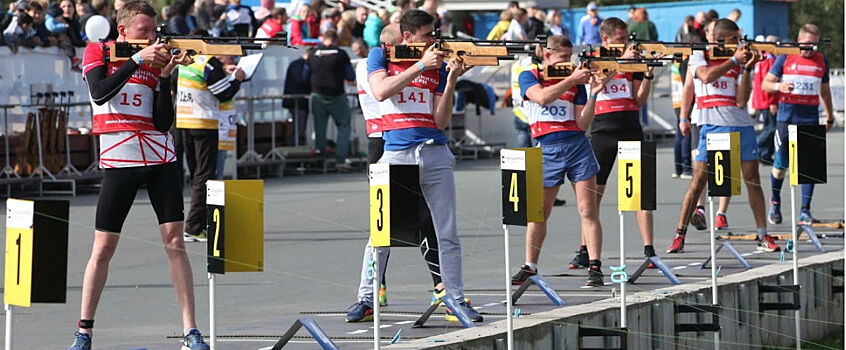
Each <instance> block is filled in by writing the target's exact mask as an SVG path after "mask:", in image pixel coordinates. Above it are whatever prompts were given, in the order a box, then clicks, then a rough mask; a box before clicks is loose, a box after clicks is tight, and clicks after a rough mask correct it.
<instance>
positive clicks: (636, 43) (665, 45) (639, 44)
mask: <svg viewBox="0 0 846 350" xmlns="http://www.w3.org/2000/svg"><path fill="white" fill-rule="evenodd" d="M629 42H630V43H631V44H632V46H633V47H634V48H635V50H636V51H637V52H639V53H640V54H641V55H643V56H644V57H649V58H655V57H656V56H658V55H664V56H669V57H672V58H673V59H675V60H682V59H684V58H686V57H688V56H690V55H691V54H693V50H707V49H708V44H707V43H692V42H688V43H685V42H672V41H657V40H642V39H638V38H637V34H635V33H631V34H629ZM620 55H621V56H622V51H621V52H620ZM616 57H619V56H616Z"/></svg>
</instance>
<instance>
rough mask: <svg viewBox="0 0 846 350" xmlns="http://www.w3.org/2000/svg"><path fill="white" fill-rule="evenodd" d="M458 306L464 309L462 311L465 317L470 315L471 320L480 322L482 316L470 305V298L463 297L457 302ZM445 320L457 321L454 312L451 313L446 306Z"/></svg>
mask: <svg viewBox="0 0 846 350" xmlns="http://www.w3.org/2000/svg"><path fill="white" fill-rule="evenodd" d="M458 307H459V308H461V309H462V310H463V311H464V313H465V314H466V315H467V317H470V320H471V321H473V322H482V321H483V320H484V318H482V315H481V314H479V312H478V311H476V309H474V308H473V307H472V306H470V300H467V299H464V301H463V302H461V303H458ZM446 320H447V321H448V322H458V317H456V316H455V314H453V312H452V310H450V309H449V308H447V309H446Z"/></svg>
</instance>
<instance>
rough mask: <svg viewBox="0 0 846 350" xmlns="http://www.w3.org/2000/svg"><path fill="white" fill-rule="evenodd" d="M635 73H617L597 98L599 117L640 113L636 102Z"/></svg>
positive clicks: (596, 109)
mask: <svg viewBox="0 0 846 350" xmlns="http://www.w3.org/2000/svg"><path fill="white" fill-rule="evenodd" d="M633 86H634V73H617V74H615V75H614V77H613V78H611V80H610V81H608V84H605V88H603V89H602V91H600V92H599V95H597V96H596V108H595V109H594V111H595V113H596V114H597V115H599V114H605V113H613V112H622V111H638V110H640V107H638V105H637V103H636V102H635V100H634V89H633Z"/></svg>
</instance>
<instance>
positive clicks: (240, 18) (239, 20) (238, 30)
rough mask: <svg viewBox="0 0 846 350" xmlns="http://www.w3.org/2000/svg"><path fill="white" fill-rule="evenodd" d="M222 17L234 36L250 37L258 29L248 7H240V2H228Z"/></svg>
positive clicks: (239, 0)
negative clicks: (224, 17)
mask: <svg viewBox="0 0 846 350" xmlns="http://www.w3.org/2000/svg"><path fill="white" fill-rule="evenodd" d="M224 15H225V16H226V22H227V23H228V25H229V26H230V27H231V28H232V31H233V32H234V33H235V36H240V37H252V36H253V33H254V32H255V30H256V29H258V26H257V25H256V18H255V15H254V14H253V10H252V9H251V8H250V7H249V6H246V5H242V4H241V0H229V7H228V8H227V9H226V13H224Z"/></svg>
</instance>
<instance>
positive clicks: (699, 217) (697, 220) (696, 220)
mask: <svg viewBox="0 0 846 350" xmlns="http://www.w3.org/2000/svg"><path fill="white" fill-rule="evenodd" d="M705 218H706V216H705V208H703V207H697V208H696V210H694V211H693V216H691V217H690V224H691V225H693V227H695V228H696V229H697V230H699V231H705V230H707V229H708V222H707V221H706V220H707V219H705Z"/></svg>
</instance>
